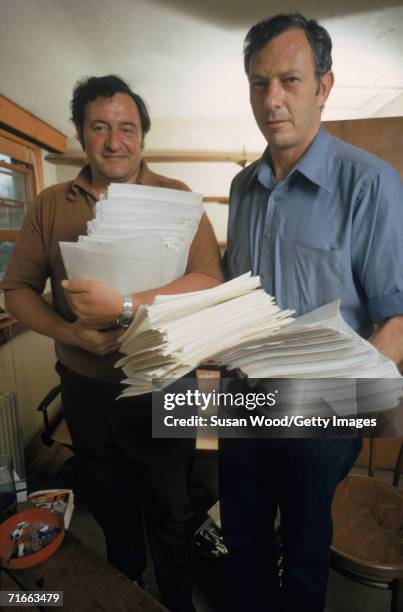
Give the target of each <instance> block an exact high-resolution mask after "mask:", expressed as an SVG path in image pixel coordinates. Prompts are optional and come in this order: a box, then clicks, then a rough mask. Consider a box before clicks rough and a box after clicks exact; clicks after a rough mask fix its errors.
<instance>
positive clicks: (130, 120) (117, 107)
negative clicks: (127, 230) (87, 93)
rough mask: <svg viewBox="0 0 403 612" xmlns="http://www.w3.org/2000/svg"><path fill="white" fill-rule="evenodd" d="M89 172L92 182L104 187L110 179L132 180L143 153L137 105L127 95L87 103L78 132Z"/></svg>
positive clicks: (100, 187) (137, 171)
mask: <svg viewBox="0 0 403 612" xmlns="http://www.w3.org/2000/svg"><path fill="white" fill-rule="evenodd" d="M79 138H80V142H81V144H82V147H83V149H84V151H85V152H86V154H87V157H88V162H89V164H90V166H91V171H92V184H93V186H94V187H95V188H98V189H104V188H105V187H107V186H108V185H109V183H111V182H115V183H134V182H135V181H136V179H137V177H138V174H139V169H140V162H141V154H142V140H143V137H142V129H141V119H140V113H139V111H138V108H137V106H136V104H135V102H134V101H133V99H132V98H131V97H130V96H128V95H127V94H123V93H117V94H115V95H114V96H112V97H111V98H96V99H95V100H93V101H92V102H88V104H87V105H86V107H85V113H84V126H83V132H82V134H79Z"/></svg>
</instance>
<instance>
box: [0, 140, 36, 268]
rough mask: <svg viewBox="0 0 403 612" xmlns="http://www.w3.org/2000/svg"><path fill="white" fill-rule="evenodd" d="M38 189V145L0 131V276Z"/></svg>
mask: <svg viewBox="0 0 403 612" xmlns="http://www.w3.org/2000/svg"><path fill="white" fill-rule="evenodd" d="M41 189H42V167H41V151H40V148H39V147H37V146H36V145H34V144H31V143H29V142H26V141H24V140H23V139H22V138H19V137H18V136H14V134H10V133H8V132H5V131H3V130H0V279H1V278H3V276H4V272H5V269H6V267H7V263H8V261H9V259H10V256H11V253H12V251H13V249H14V247H15V241H16V239H17V236H18V232H19V230H20V228H21V225H22V223H23V220H24V216H25V214H26V212H27V210H28V207H29V205H30V204H32V202H33V200H34V198H35V196H36V195H37V193H38V192H39V191H40V190H41Z"/></svg>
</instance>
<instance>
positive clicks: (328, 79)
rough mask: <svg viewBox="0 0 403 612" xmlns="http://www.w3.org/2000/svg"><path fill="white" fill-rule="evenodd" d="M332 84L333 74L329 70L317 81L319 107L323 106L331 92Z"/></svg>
mask: <svg viewBox="0 0 403 612" xmlns="http://www.w3.org/2000/svg"><path fill="white" fill-rule="evenodd" d="M333 84H334V75H333V72H332V71H331V70H329V72H326V74H324V75H323V76H322V77H321V79H320V81H319V87H318V97H319V105H320V106H324V104H325V102H326V100H327V99H328V97H329V94H330V92H331V90H332V87H333Z"/></svg>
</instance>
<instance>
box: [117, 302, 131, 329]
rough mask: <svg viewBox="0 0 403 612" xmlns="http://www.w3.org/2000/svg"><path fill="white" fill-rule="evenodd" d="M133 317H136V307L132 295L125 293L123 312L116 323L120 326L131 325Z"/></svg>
mask: <svg viewBox="0 0 403 612" xmlns="http://www.w3.org/2000/svg"><path fill="white" fill-rule="evenodd" d="M133 319H134V308H133V301H132V296H131V295H124V296H123V308H122V312H121V313H120V315H119V316H118V318H117V319H116V324H117V325H119V327H129V325H130V323H131V322H132V321H133Z"/></svg>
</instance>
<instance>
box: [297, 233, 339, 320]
mask: <svg viewBox="0 0 403 612" xmlns="http://www.w3.org/2000/svg"><path fill="white" fill-rule="evenodd" d="M294 253H295V260H294V265H293V266H292V268H293V270H294V283H293V284H294V287H295V290H296V291H295V295H296V298H297V302H298V306H297V307H298V310H299V314H302V313H304V312H308V311H309V310H313V309H314V308H317V307H318V306H322V305H323V304H327V303H329V302H333V301H334V300H337V299H338V298H341V295H342V289H343V284H344V261H343V251H342V250H338V249H332V248H330V247H328V248H319V247H316V246H309V245H306V244H301V243H299V242H296V243H295V251H294Z"/></svg>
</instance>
